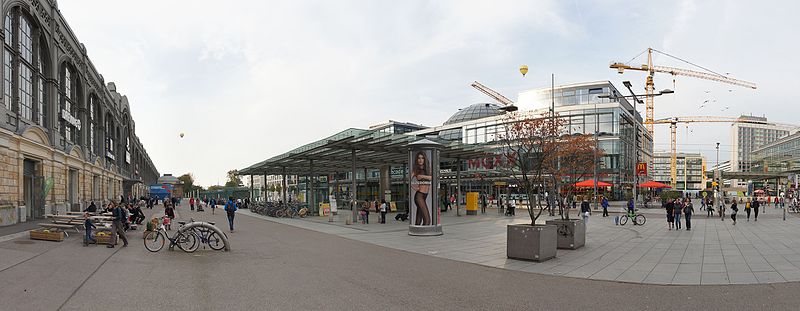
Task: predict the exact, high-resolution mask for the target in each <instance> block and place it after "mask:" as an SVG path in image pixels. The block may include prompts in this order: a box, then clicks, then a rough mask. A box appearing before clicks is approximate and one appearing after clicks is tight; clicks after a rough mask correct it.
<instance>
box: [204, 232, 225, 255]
mask: <svg viewBox="0 0 800 311" xmlns="http://www.w3.org/2000/svg"><path fill="white" fill-rule="evenodd" d="M207 242H208V247H211V249H213V250H215V251H218V250H222V249H223V248H225V242H224V241H223V240H222V238H221V237H220V236H219V235H218V234H217V233H216V232H211V234H210V235H208V241H207Z"/></svg>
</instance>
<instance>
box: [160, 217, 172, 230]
mask: <svg viewBox="0 0 800 311" xmlns="http://www.w3.org/2000/svg"><path fill="white" fill-rule="evenodd" d="M161 223H162V224H164V229H166V230H172V219H170V218H169V216H167V215H164V216H161Z"/></svg>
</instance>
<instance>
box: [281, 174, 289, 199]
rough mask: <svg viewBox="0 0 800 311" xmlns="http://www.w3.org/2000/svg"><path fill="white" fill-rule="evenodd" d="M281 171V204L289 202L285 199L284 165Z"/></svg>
mask: <svg viewBox="0 0 800 311" xmlns="http://www.w3.org/2000/svg"><path fill="white" fill-rule="evenodd" d="M282 173H283V175H281V180H282V183H283V185H282V186H281V192H283V195H281V197H283V204H287V203H289V201H286V167H285V166H284V167H283V171H282Z"/></svg>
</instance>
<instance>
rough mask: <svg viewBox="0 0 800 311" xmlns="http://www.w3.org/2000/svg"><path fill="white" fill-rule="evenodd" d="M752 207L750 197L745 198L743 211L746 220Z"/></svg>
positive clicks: (748, 218) (748, 219)
mask: <svg viewBox="0 0 800 311" xmlns="http://www.w3.org/2000/svg"><path fill="white" fill-rule="evenodd" d="M752 207H753V203H752V202H750V198H747V202H745V203H744V212H745V213H747V221H750V210H751V209H752Z"/></svg>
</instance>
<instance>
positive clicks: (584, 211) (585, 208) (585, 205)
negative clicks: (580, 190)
mask: <svg viewBox="0 0 800 311" xmlns="http://www.w3.org/2000/svg"><path fill="white" fill-rule="evenodd" d="M591 214H592V210H591V208H590V207H589V201H586V199H585V198H584V199H583V202H581V217H582V218H583V227H584V228H585V227H586V225H588V224H589V215H591Z"/></svg>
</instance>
